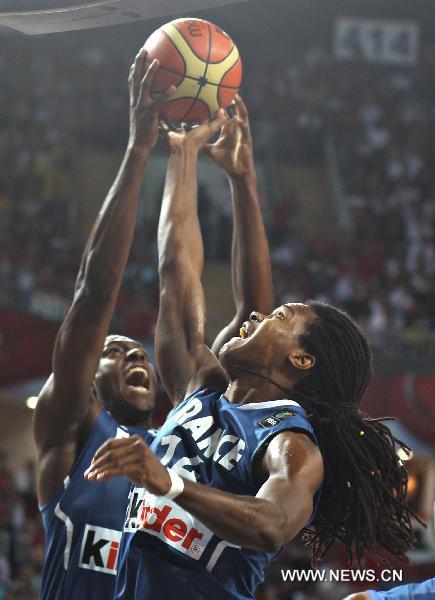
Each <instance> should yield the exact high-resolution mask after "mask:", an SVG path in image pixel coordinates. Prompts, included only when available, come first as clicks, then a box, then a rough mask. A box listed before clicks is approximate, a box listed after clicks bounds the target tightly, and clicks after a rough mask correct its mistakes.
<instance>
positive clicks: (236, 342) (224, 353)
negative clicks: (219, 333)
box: [219, 337, 248, 368]
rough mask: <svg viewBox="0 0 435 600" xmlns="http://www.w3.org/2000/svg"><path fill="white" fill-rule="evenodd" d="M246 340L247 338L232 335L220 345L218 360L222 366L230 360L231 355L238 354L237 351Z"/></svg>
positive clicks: (240, 349)
mask: <svg viewBox="0 0 435 600" xmlns="http://www.w3.org/2000/svg"><path fill="white" fill-rule="evenodd" d="M247 341H248V340H247V339H243V338H240V337H233V338H231V339H230V340H228V342H227V343H226V344H224V345H223V346H222V348H221V349H220V350H219V361H220V362H221V363H222V365H223V366H224V367H225V364H227V362H228V361H231V360H232V358H233V357H234V358H235V357H237V356H238V355H239V351H242V350H243V347H244V346H245V345H246V342H247ZM225 368H226V367H225Z"/></svg>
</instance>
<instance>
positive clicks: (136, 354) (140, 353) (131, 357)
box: [125, 348, 147, 362]
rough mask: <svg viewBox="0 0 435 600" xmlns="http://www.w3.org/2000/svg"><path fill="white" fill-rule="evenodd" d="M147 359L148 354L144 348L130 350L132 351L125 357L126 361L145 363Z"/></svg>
mask: <svg viewBox="0 0 435 600" xmlns="http://www.w3.org/2000/svg"><path fill="white" fill-rule="evenodd" d="M146 358H147V353H146V352H145V350H142V348H130V350H129V351H128V352H127V353H126V355H125V360H128V361H131V362H133V361H141V362H145V360H146Z"/></svg>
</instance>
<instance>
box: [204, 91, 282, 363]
mask: <svg viewBox="0 0 435 600" xmlns="http://www.w3.org/2000/svg"><path fill="white" fill-rule="evenodd" d="M233 112H234V116H233V117H232V118H231V119H229V120H228V121H226V122H225V123H224V125H223V127H222V131H221V135H220V137H219V139H218V140H217V142H216V143H215V144H206V145H205V146H204V152H206V154H207V155H208V156H209V157H210V158H211V159H212V160H213V162H214V163H215V164H216V165H217V166H218V167H220V168H222V169H224V171H225V172H226V174H227V176H228V180H229V183H230V186H231V199H232V207H233V243H232V261H231V262H232V268H231V275H232V287H233V296H234V303H235V305H236V314H235V315H234V318H233V319H232V321H231V322H230V323H229V324H228V325H227V327H225V328H224V329H223V330H222V331H221V332H220V333H219V334H218V336H217V337H216V340H215V341H214V343H213V346H212V350H213V351H214V352H215V353H216V354H217V353H218V351H219V349H220V348H221V347H222V346H223V345H224V343H225V342H227V341H228V340H229V339H230V338H232V337H233V336H237V335H238V333H239V328H240V325H241V323H243V322H244V321H247V320H248V319H249V315H250V313H251V311H252V310H254V309H255V310H259V311H260V312H261V313H264V314H269V313H271V312H272V309H273V307H274V298H273V285H272V270H271V265H270V254H269V244H268V242H267V237H266V231H265V228H264V223H263V218H262V214H261V207H260V201H259V198H258V191H257V176H256V173H255V165H254V151H253V146H252V136H251V130H250V126H249V116H248V111H247V108H246V106H245V104H244V102H243V100H242V99H241V98H240V97H239V96H236V98H235V104H234V106H233Z"/></svg>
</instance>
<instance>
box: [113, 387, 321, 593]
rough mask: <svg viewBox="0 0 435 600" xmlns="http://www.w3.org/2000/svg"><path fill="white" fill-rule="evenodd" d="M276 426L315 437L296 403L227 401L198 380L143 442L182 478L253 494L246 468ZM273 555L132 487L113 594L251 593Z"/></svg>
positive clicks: (254, 486)
mask: <svg viewBox="0 0 435 600" xmlns="http://www.w3.org/2000/svg"><path fill="white" fill-rule="evenodd" d="M283 430H294V431H300V432H303V433H305V434H307V435H308V436H309V437H310V438H311V439H312V440H313V441H314V442H315V443H317V442H316V438H315V435H314V432H313V429H312V427H311V425H310V424H309V422H308V420H307V416H306V412H305V410H304V409H303V408H302V407H301V406H300V405H299V404H297V403H296V402H294V401H292V400H276V401H272V402H260V403H255V404H243V405H241V404H232V403H230V402H229V401H228V400H227V399H226V398H225V396H224V395H221V394H220V393H219V392H216V391H215V390H212V389H210V388H207V387H206V388H201V389H200V390H198V391H197V392H195V393H194V394H193V395H191V396H190V397H188V398H186V399H185V400H184V401H183V402H181V403H180V404H179V405H178V406H177V408H176V409H175V410H173V411H172V413H171V414H170V415H169V417H168V419H167V420H166V422H165V424H164V425H163V427H162V428H161V430H160V431H159V432H158V434H157V435H156V438H155V439H154V442H153V444H152V445H151V448H152V450H153V451H154V452H155V454H156V455H157V456H158V458H159V459H160V461H161V462H162V463H163V464H164V465H166V466H168V467H171V468H173V469H174V470H175V471H176V472H177V473H179V474H180V475H181V476H182V477H184V478H186V479H189V480H191V481H198V482H200V483H203V484H205V485H209V486H212V487H214V488H218V489H221V490H225V491H227V492H231V493H234V494H242V495H250V496H255V495H256V494H257V492H258V490H259V488H260V485H259V483H258V482H257V481H256V479H255V476H254V473H253V470H254V462H255V459H256V456H257V454H258V453H259V452H260V451H261V449H262V448H264V447H265V446H266V445H267V444H268V442H269V441H270V440H271V439H272V437H274V436H275V435H277V433H279V432H280V431H283ZM319 494H320V492H318V493H317V494H316V498H315V503H314V506H315V508H314V512H313V515H312V518H313V516H314V513H315V511H316V508H317V504H318V501H319ZM307 524H308V523H307ZM247 527H249V524H247ZM274 557H275V554H273V553H267V552H260V551H256V550H251V549H247V548H241V547H239V546H236V545H234V544H230V543H228V542H227V541H225V540H223V539H221V538H219V537H218V536H216V535H214V534H213V532H212V531H210V530H209V529H208V528H207V527H206V526H205V525H204V524H203V523H202V522H201V521H199V520H198V519H196V518H195V517H194V516H193V515H191V514H190V513H189V512H187V511H185V510H184V509H182V508H181V507H180V506H178V505H177V503H176V501H171V500H168V499H166V498H165V497H161V496H160V497H156V496H154V495H153V494H150V493H149V492H147V491H146V490H145V489H144V488H141V487H135V486H133V487H132V489H131V491H130V498H129V506H128V510H127V517H126V522H125V525H124V535H123V538H122V546H121V553H120V563H119V568H118V577H117V585H116V598H122V599H123V600H132V599H133V598H137V599H140V600H155V599H164V600H172V599H174V600H175V599H177V600H180V599H184V598H185V599H186V600H187V599H189V600H205V599H207V600H225V599H236V598H237V599H251V598H253V595H254V590H255V588H256V587H257V585H258V584H259V583H260V582H261V581H262V580H263V578H264V575H263V571H264V568H265V567H266V566H267V565H268V564H269V563H270V562H271V561H272V560H273V558H274Z"/></svg>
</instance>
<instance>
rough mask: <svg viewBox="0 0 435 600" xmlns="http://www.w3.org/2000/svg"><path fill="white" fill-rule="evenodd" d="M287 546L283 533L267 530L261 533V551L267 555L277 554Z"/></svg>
mask: <svg viewBox="0 0 435 600" xmlns="http://www.w3.org/2000/svg"><path fill="white" fill-rule="evenodd" d="M284 544H285V540H284V539H283V537H282V535H281V533H280V532H279V531H276V530H272V529H267V530H266V531H262V532H261V540H260V548H259V549H260V550H261V551H263V552H267V553H275V552H278V550H279V549H280V548H281V547H282V546H283V545H284Z"/></svg>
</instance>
